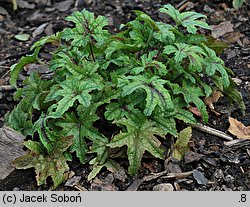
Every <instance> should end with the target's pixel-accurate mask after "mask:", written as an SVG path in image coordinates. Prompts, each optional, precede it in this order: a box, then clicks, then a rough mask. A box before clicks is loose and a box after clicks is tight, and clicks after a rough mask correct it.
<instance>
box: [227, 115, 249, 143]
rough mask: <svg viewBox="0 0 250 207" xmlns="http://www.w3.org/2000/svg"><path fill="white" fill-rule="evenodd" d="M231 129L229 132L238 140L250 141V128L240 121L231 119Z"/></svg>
mask: <svg viewBox="0 0 250 207" xmlns="http://www.w3.org/2000/svg"><path fill="white" fill-rule="evenodd" d="M229 123H230V127H229V128H228V131H229V132H230V133H231V134H233V135H235V136H236V137H237V138H244V139H250V126H248V127H246V126H245V125H244V124H242V123H241V122H239V121H238V120H236V119H234V118H231V117H229Z"/></svg>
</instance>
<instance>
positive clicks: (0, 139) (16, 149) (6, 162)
mask: <svg viewBox="0 0 250 207" xmlns="http://www.w3.org/2000/svg"><path fill="white" fill-rule="evenodd" d="M24 139H25V137H24V136H23V135H21V134H20V133H18V132H16V131H15V130H13V129H11V128H9V127H6V126H4V127H3V128H0V180H2V179H4V178H6V177H7V176H8V175H9V174H10V173H11V172H12V171H13V170H14V169H15V168H14V166H13V165H12V161H13V160H15V159H16V158H18V157H21V156H23V155H25V154H27V152H25V151H24V150H23V142H24Z"/></svg>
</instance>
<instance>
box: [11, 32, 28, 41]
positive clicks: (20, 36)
mask: <svg viewBox="0 0 250 207" xmlns="http://www.w3.org/2000/svg"><path fill="white" fill-rule="evenodd" d="M14 37H15V38H16V39H17V40H20V41H23V42H25V41H27V40H28V39H29V38H30V36H29V35H28V34H18V35H15V36H14Z"/></svg>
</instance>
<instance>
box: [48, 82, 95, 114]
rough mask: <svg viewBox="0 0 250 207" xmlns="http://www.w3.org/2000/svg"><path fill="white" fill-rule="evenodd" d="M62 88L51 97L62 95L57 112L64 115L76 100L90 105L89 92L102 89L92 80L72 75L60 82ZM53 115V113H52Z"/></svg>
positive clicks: (86, 105)
mask: <svg viewBox="0 0 250 207" xmlns="http://www.w3.org/2000/svg"><path fill="white" fill-rule="evenodd" d="M60 86H61V88H60V89H59V90H57V91H56V92H55V93H54V94H52V95H50V94H49V95H50V96H51V97H50V99H51V100H53V99H55V100H56V99H57V98H58V97H62V98H61V99H60V100H59V101H58V103H57V108H56V111H55V114H58V115H63V114H64V113H65V112H66V111H67V110H68V109H69V108H70V107H72V106H73V104H74V102H75V101H76V100H78V101H79V103H80V104H82V105H83V106H85V107H88V106H89V105H90V100H91V95H90V94H89V92H91V91H93V90H96V89H100V88H99V86H98V85H97V84H96V83H94V82H93V81H91V80H82V79H81V78H78V77H70V78H68V79H67V80H65V81H63V82H61V83H60ZM50 115H51V114H50Z"/></svg>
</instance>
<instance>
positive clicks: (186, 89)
mask: <svg viewBox="0 0 250 207" xmlns="http://www.w3.org/2000/svg"><path fill="white" fill-rule="evenodd" d="M174 93H176V94H179V93H182V94H183V96H184V99H185V101H186V103H194V104H195V105H196V106H197V108H198V109H199V111H200V112H201V114H202V118H203V120H204V121H205V122H207V121H208V113H207V109H206V105H205V103H204V102H203V100H202V99H201V98H200V97H202V96H204V93H203V92H202V89H201V88H199V87H195V86H194V85H192V84H191V83H188V82H187V81H183V82H182V87H181V88H180V89H178V90H174Z"/></svg>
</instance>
